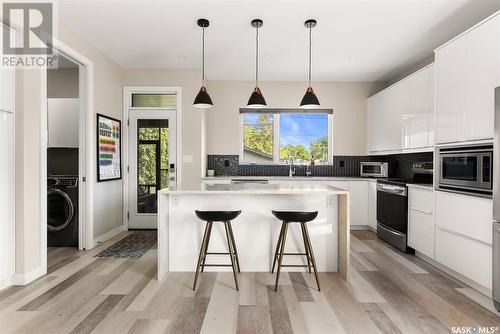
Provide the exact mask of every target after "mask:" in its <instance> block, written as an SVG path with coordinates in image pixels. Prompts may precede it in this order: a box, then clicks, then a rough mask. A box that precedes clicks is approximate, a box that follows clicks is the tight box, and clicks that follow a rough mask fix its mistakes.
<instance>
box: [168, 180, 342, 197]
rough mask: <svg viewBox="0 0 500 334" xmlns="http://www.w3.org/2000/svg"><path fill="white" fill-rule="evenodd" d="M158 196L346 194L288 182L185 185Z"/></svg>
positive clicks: (331, 188)
mask: <svg viewBox="0 0 500 334" xmlns="http://www.w3.org/2000/svg"><path fill="white" fill-rule="evenodd" d="M158 193H159V194H171V195H175V194H200V195H202V194H249V195H299V194H328V195H338V194H348V193H349V192H348V191H346V190H342V189H339V188H336V187H332V186H328V185H324V184H320V183H315V182H298V183H294V182H290V183H282V184H254V183H250V184H249V183H244V184H212V185H200V184H197V185H191V186H190V185H187V186H186V185H185V186H183V187H182V188H180V189H175V190H174V189H163V190H160V191H159V192H158Z"/></svg>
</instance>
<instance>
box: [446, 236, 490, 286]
mask: <svg viewBox="0 0 500 334" xmlns="http://www.w3.org/2000/svg"><path fill="white" fill-rule="evenodd" d="M436 261H438V262H439V263H441V264H443V265H445V266H446V267H448V268H450V269H452V270H454V271H456V272H458V273H459V274H462V275H464V276H465V277H467V278H469V279H471V280H473V281H474V282H476V283H478V284H481V285H482V286H484V287H486V288H488V289H491V279H492V278H491V275H492V266H491V263H492V262H491V261H492V247H491V246H490V245H487V244H485V243H483V242H480V241H476V240H472V239H469V238H467V237H463V236H461V235H458V234H455V233H451V232H448V231H444V230H442V229H440V228H439V227H438V228H436Z"/></svg>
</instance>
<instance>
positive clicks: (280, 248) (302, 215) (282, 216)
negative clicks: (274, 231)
mask: <svg viewBox="0 0 500 334" xmlns="http://www.w3.org/2000/svg"><path fill="white" fill-rule="evenodd" d="M272 213H273V215H274V216H275V217H276V218H278V219H279V220H281V221H282V222H283V223H282V224H281V231H280V235H279V237H278V244H277V245H276V251H275V253H274V260H273V268H272V269H271V273H273V272H274V267H275V265H276V261H278V270H277V272H276V284H275V286H274V290H275V291H277V290H278V281H279V278H280V272H281V267H306V268H308V269H309V272H311V267H312V268H313V269H314V275H315V276H316V284H317V285H318V291H321V289H320V287H319V276H318V269H317V267H316V260H315V259H314V252H313V249H312V245H311V239H310V238H309V232H308V231H307V226H306V223H307V222H310V221H311V220H314V219H315V218H316V217H317V216H318V211H314V212H297V211H274V210H273V211H272ZM289 223H300V229H301V231H302V239H303V240H304V248H305V249H306V250H305V253H285V242H286V234H287V232H288V224H289ZM284 255H305V256H306V258H307V265H302V264H294V265H284V264H282V261H283V256H284Z"/></svg>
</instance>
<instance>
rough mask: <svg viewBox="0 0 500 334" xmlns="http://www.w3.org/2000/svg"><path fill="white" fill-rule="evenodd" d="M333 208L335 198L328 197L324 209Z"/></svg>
mask: <svg viewBox="0 0 500 334" xmlns="http://www.w3.org/2000/svg"><path fill="white" fill-rule="evenodd" d="M334 206H335V196H328V197H327V198H326V207H328V208H333V207H334Z"/></svg>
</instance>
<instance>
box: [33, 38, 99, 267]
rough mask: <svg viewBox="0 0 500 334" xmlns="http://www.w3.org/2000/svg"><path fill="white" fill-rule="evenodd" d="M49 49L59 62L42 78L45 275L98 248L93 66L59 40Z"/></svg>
mask: <svg viewBox="0 0 500 334" xmlns="http://www.w3.org/2000/svg"><path fill="white" fill-rule="evenodd" d="M51 46H52V49H53V54H54V56H55V57H56V58H57V60H58V61H57V67H54V68H47V69H46V70H45V75H44V76H43V78H42V87H43V89H42V92H43V94H44V96H43V98H42V101H43V102H42V105H43V108H42V116H41V126H42V129H41V130H42V131H41V133H42V140H41V142H42V145H41V151H40V156H41V174H40V175H41V185H40V186H41V197H40V201H41V203H40V206H41V217H42V220H41V225H42V226H41V229H40V233H41V235H40V238H41V243H40V246H41V251H40V257H41V260H40V261H41V265H42V268H41V273H46V272H47V270H48V268H50V267H51V266H52V265H53V264H54V261H56V260H57V259H58V258H62V257H61V256H62V255H63V253H71V252H78V251H79V250H85V249H90V248H93V247H94V246H95V242H94V239H93V214H92V212H93V188H94V182H93V178H92V175H95V168H96V167H95V161H96V160H95V157H94V154H95V151H94V150H93V149H92V148H94V145H95V133H94V130H93V124H94V123H93V122H94V117H95V114H94V109H93V105H94V101H93V98H94V95H93V86H94V83H93V81H94V79H93V63H92V61H90V60H89V59H87V58H86V57H84V56H83V55H82V54H80V53H79V52H77V51H76V50H74V49H72V48H70V47H69V46H67V45H65V44H64V43H62V42H60V41H58V40H56V39H55V38H54V39H53V44H52V45H51ZM66 255H67V254H66Z"/></svg>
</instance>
